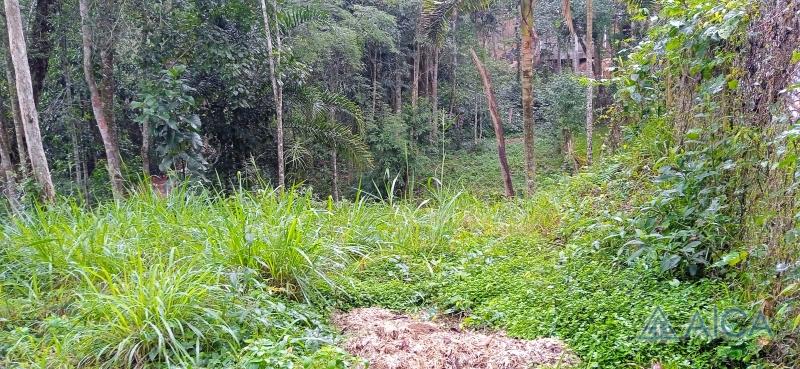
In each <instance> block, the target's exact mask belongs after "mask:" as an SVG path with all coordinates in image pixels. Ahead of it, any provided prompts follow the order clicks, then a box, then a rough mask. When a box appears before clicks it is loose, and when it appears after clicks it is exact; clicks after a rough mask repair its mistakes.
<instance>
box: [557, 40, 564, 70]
mask: <svg viewBox="0 0 800 369" xmlns="http://www.w3.org/2000/svg"><path fill="white" fill-rule="evenodd" d="M556 54H557V55H558V60H557V61H556V73H558V74H561V72H563V69H564V66H563V64H562V60H561V42H559V41H558V37H556Z"/></svg>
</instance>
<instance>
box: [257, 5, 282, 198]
mask: <svg viewBox="0 0 800 369" xmlns="http://www.w3.org/2000/svg"><path fill="white" fill-rule="evenodd" d="M272 6H273V9H274V11H277V5H276V3H275V2H274V1H273V2H272ZM261 14H262V16H263V17H264V32H265V34H266V37H267V54H268V55H267V60H268V61H269V79H270V83H271V84H272V95H273V96H274V97H275V123H276V125H277V127H276V129H275V140H276V141H277V146H278V187H280V188H283V187H285V186H286V160H285V158H284V152H283V133H284V132H283V82H282V81H281V79H280V77H279V76H278V72H277V70H278V67H279V66H280V59H278V58H277V57H276V56H275V48H274V47H273V45H272V28H271V27H270V19H269V14H268V13H267V3H266V0H261ZM276 26H277V24H276ZM279 32H280V31H278V33H279ZM275 36H276V37H277V43H278V45H277V46H278V49H280V47H281V45H280V43H281V41H280V34H276V35H275ZM278 51H280V50H278Z"/></svg>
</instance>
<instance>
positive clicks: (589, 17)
mask: <svg viewBox="0 0 800 369" xmlns="http://www.w3.org/2000/svg"><path fill="white" fill-rule="evenodd" d="M593 20H594V9H593V8H592V0H586V49H587V50H586V63H587V64H586V67H587V68H586V76H587V77H588V78H589V87H587V89H586V165H592V155H593V153H592V151H593V147H592V145H593V141H594V140H593V138H594V137H593V135H594V83H593V82H592V80H593V79H594V40H593V37H592V23H593Z"/></svg>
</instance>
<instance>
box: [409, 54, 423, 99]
mask: <svg viewBox="0 0 800 369" xmlns="http://www.w3.org/2000/svg"><path fill="white" fill-rule="evenodd" d="M421 62H422V61H421V60H420V50H419V43H418V42H414V72H413V76H412V80H411V107H412V108H413V109H414V110H415V111H416V110H417V104H418V100H419V77H420V76H419V74H420V63H421Z"/></svg>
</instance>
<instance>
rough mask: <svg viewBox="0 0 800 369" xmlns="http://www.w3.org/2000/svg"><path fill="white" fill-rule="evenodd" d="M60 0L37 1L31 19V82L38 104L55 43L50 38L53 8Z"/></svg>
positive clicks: (34, 98) (34, 97)
mask: <svg viewBox="0 0 800 369" xmlns="http://www.w3.org/2000/svg"><path fill="white" fill-rule="evenodd" d="M58 1H60V0H58ZM58 1H56V0H38V1H36V9H35V10H34V11H35V14H34V15H33V19H32V21H31V23H32V27H31V37H30V44H31V52H30V68H31V83H32V85H33V100H34V101H35V102H36V104H37V105H38V104H39V98H40V97H41V95H42V87H43V86H44V80H45V78H46V77H47V68H48V66H49V64H50V52H51V51H52V49H53V44H52V41H51V40H50V33H52V32H53V22H52V19H53V16H52V15H51V14H52V10H53V9H54V8H55V6H56V5H57V4H58Z"/></svg>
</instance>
